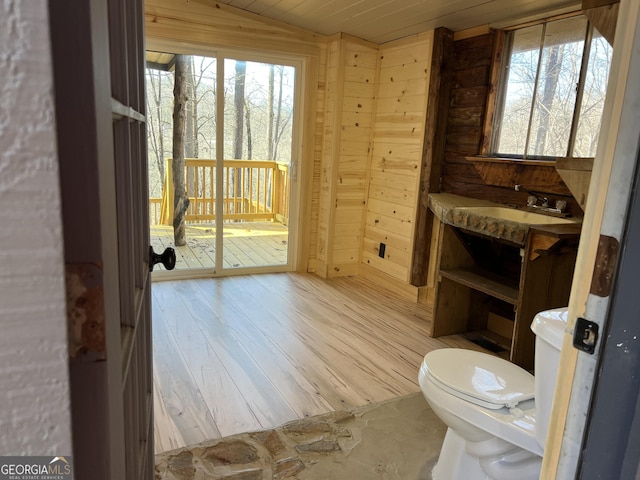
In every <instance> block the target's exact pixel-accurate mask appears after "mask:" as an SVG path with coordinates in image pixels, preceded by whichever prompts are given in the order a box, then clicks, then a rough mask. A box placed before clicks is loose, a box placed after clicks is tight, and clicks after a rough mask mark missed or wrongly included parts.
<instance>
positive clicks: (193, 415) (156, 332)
mask: <svg viewBox="0 0 640 480" xmlns="http://www.w3.org/2000/svg"><path fill="white" fill-rule="evenodd" d="M153 348H154V354H153V363H154V374H155V376H156V379H157V383H156V386H157V387H158V388H159V390H160V398H161V399H162V402H163V404H164V410H166V412H167V414H168V415H169V416H170V418H171V419H172V420H173V423H174V425H175V427H176V428H177V429H178V430H179V432H180V434H181V436H182V439H174V440H169V441H164V442H163V441H161V442H160V444H167V443H168V444H173V443H174V442H179V441H180V440H182V441H183V442H184V444H185V445H190V444H193V443H198V442H201V441H203V439H207V438H218V437H219V436H220V432H219V430H218V428H217V427H216V424H215V422H214V420H213V416H212V415H211V412H210V409H209V407H208V406H207V404H206V403H205V402H204V400H203V398H202V394H201V393H200V390H199V388H198V386H197V384H196V382H195V381H194V379H193V377H192V376H191V372H190V370H189V368H188V367H187V365H186V363H185V361H184V359H183V358H182V357H181V355H180V353H179V351H178V348H177V345H176V344H175V340H174V339H173V336H172V335H171V332H170V331H169V329H168V328H167V326H166V325H165V323H164V321H163V315H162V313H161V312H160V311H159V309H157V308H156V309H154V311H153Z"/></svg>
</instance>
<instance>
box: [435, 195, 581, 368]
mask: <svg viewBox="0 0 640 480" xmlns="http://www.w3.org/2000/svg"><path fill="white" fill-rule="evenodd" d="M429 208H430V209H431V210H432V211H433V213H434V223H433V232H432V237H431V252H430V253H431V255H430V258H431V259H432V260H431V262H430V265H429V275H428V283H427V287H428V288H427V295H428V300H429V302H430V303H431V304H432V305H433V322H432V324H431V331H430V335H431V336H432V337H439V336H442V335H450V334H454V333H465V334H467V336H468V337H469V338H470V339H471V340H473V341H475V342H476V343H478V344H479V345H481V346H484V347H485V348H488V349H491V350H494V351H496V353H498V355H500V356H502V357H504V358H506V359H508V360H510V361H512V362H513V363H516V364H517V365H520V366H521V367H523V368H525V369H528V370H531V369H533V359H534V343H535V337H534V335H533V333H532V332H531V329H530V325H531V322H532V320H533V318H534V316H535V315H536V314H537V313H538V312H540V311H543V310H548V309H550V308H556V307H562V306H566V305H567V304H568V301H569V293H570V289H571V281H572V277H573V270H574V266H575V260H576V253H577V248H578V239H579V235H580V228H581V223H580V221H579V220H575V219H571V218H561V217H553V216H547V215H543V214H540V213H534V212H530V211H526V210H520V209H515V208H510V207H506V206H503V205H500V204H496V203H492V202H487V201H484V200H477V199H472V198H467V197H461V196H458V195H452V194H447V193H438V194H431V195H429Z"/></svg>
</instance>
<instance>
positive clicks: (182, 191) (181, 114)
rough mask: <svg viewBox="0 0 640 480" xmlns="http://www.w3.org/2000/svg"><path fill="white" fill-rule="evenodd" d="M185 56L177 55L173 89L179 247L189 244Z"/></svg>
mask: <svg viewBox="0 0 640 480" xmlns="http://www.w3.org/2000/svg"><path fill="white" fill-rule="evenodd" d="M187 64H188V60H187V57H186V56H185V55H176V70H175V84H174V87H173V182H174V186H175V192H174V197H173V237H174V242H175V245H176V246H177V247H180V246H184V245H186V244H187V242H186V238H185V221H184V215H185V213H186V211H187V209H188V208H189V197H188V196H187V192H186V185H185V173H184V166H185V160H184V144H185V142H184V137H185V129H186V114H187V101H188V97H187V78H186V77H187V72H188V65H187Z"/></svg>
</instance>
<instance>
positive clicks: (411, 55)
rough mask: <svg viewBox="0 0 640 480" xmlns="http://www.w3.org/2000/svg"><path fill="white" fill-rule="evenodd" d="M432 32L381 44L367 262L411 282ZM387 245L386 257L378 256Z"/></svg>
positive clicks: (365, 247) (364, 255) (366, 232)
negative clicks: (381, 245) (383, 246)
mask: <svg viewBox="0 0 640 480" xmlns="http://www.w3.org/2000/svg"><path fill="white" fill-rule="evenodd" d="M432 44H433V31H430V32H426V33H424V34H420V35H415V36H412V37H409V38H406V39H403V40H399V41H396V42H390V43H388V44H383V45H381V46H380V53H379V56H380V80H379V87H378V95H377V107H376V112H375V123H374V130H373V157H372V161H371V172H370V175H369V195H368V200H367V211H366V221H365V229H364V241H363V249H362V263H363V264H364V265H368V266H370V267H372V268H373V269H375V270H377V271H378V272H382V273H384V274H386V275H388V276H390V277H392V278H393V279H396V280H399V281H401V282H403V283H407V284H408V282H409V276H410V272H411V261H412V255H413V245H414V228H415V218H416V213H417V211H416V209H417V203H418V202H417V198H418V189H419V180H420V165H421V160H422V150H423V141H424V127H425V119H426V115H425V112H426V108H427V96H428V90H429V68H430V65H431V53H432ZM380 243H384V244H385V246H386V248H385V253H384V258H381V257H380V256H379V251H380V250H379V249H380Z"/></svg>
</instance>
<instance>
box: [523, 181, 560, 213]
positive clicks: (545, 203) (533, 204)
mask: <svg viewBox="0 0 640 480" xmlns="http://www.w3.org/2000/svg"><path fill="white" fill-rule="evenodd" d="M514 189H515V191H516V192H527V193H528V194H529V196H528V197H527V207H529V208H537V209H540V210H546V211H547V212H552V213H563V212H564V209H565V208H567V202H565V201H564V200H556V202H555V208H553V207H550V206H549V198H548V197H542V198H541V199H539V198H538V197H537V196H536V195H535V194H534V193H533V192H532V191H530V190H527V189H526V188H524V187H523V186H522V185H520V184H518V183H516V184H515V185H514ZM538 200H542V204H541V205H538Z"/></svg>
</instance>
